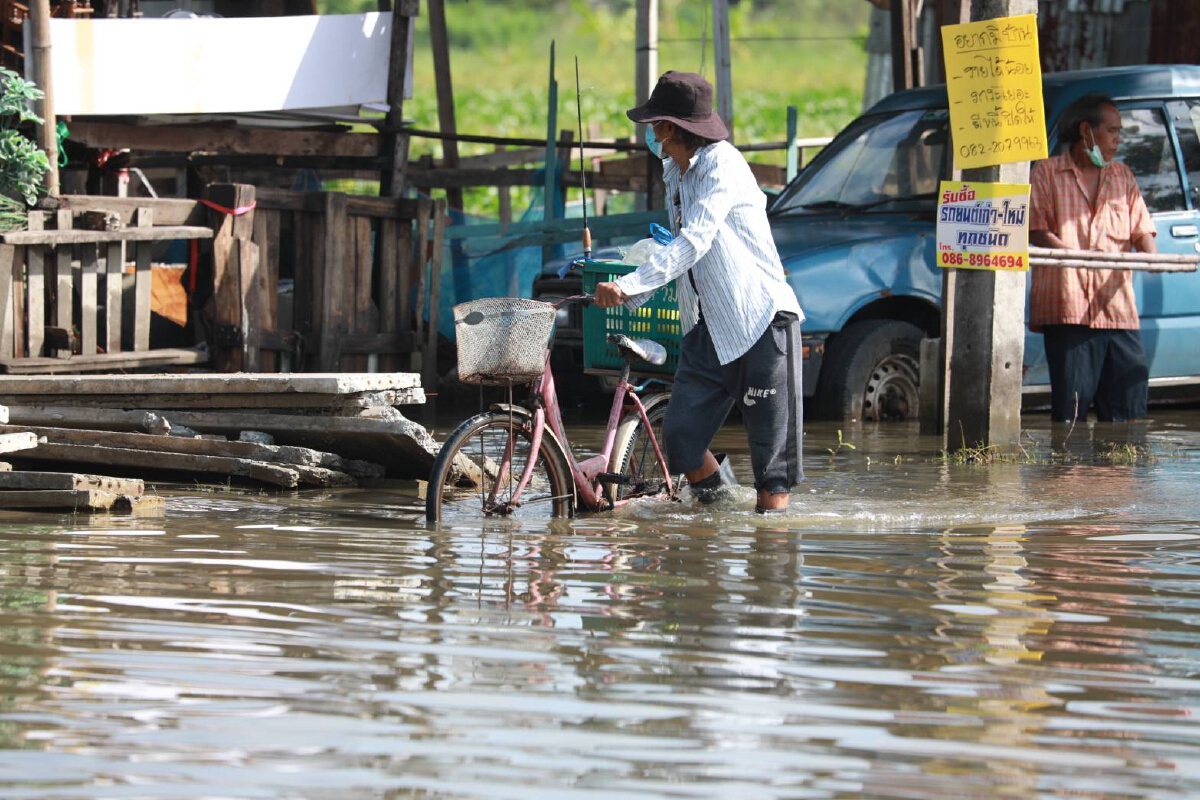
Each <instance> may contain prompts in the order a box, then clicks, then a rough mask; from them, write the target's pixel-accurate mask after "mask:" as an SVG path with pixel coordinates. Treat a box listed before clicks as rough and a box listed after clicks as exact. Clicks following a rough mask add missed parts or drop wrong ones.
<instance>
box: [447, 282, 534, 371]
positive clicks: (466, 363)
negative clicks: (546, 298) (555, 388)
mask: <svg viewBox="0 0 1200 800" xmlns="http://www.w3.org/2000/svg"><path fill="white" fill-rule="evenodd" d="M554 320H555V308H554V306H553V305H551V304H550V303H543V302H540V301H538V300H526V299H524V298H520V297H487V298H484V299H482V300H472V301H471V302H469V303H460V304H458V305H456V306H455V307H454V337H455V339H457V340H458V379H459V381H461V382H462V383H478V384H493V385H502V386H503V385H508V384H514V383H529V382H530V381H532V380H534V379H535V378H537V377H538V376H539V375H541V374H542V370H543V369H544V368H545V366H546V348H547V347H548V346H549V344H550V337H551V336H552V335H553V333H554Z"/></svg>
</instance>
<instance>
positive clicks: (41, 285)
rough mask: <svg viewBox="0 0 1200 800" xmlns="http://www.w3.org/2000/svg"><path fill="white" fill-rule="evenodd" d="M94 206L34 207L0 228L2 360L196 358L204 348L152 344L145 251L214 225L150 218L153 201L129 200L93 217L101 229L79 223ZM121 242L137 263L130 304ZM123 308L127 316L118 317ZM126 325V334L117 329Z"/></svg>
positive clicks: (47, 369) (206, 232) (21, 364)
mask: <svg viewBox="0 0 1200 800" xmlns="http://www.w3.org/2000/svg"><path fill="white" fill-rule="evenodd" d="M93 210H94V209H93V208H92V206H91V205H90V204H88V203H86V202H82V203H80V204H79V205H77V206H76V205H65V206H64V207H63V208H62V209H60V210H59V211H57V212H55V213H54V214H50V213H48V212H45V211H34V212H32V213H30V215H29V225H28V230H25V231H18V232H13V233H6V234H3V235H0V242H2V244H0V369H2V370H3V371H5V372H10V373H52V372H87V371H108V370H112V371H116V370H122V369H134V368H139V367H150V366H168V365H181V364H197V363H203V362H204V361H205V360H206V355H205V352H204V349H203V348H163V349H159V350H155V351H151V350H150V296H151V282H152V273H151V259H150V256H151V248H152V247H153V245H154V244H155V243H158V242H163V241H171V240H177V239H187V240H190V239H208V238H211V237H212V230H211V229H209V228H207V227H204V226H197V225H185V224H181V222H179V221H177V220H174V219H168V220H166V222H165V224H156V220H155V215H154V209H153V208H152V207H150V206H148V205H141V204H138V205H133V204H130V203H124V204H118V206H116V207H114V208H111V209H108V211H107V212H101V213H100V216H99V217H96V218H94V219H96V222H97V225H96V227H99V228H101V229H100V230H79V229H76V226H75V223H76V222H77V221H80V220H83V219H86V218H87V217H86V216H85V215H86V214H87V213H88V212H91V211H93ZM117 228H119V229H117ZM127 251H132V253H133V265H134V273H133V276H132V278H133V289H132V301H133V302H132V307H131V308H128V309H127V308H126V303H125V297H124V295H125V289H124V284H125V272H126V263H127ZM77 300H78V306H76V301H77ZM125 316H128V317H130V318H131V320H132V324H131V325H127V326H123V325H122V319H123V317H125ZM123 327H128V328H129V329H130V330H131V335H130V336H127V337H123V336H122V328H123Z"/></svg>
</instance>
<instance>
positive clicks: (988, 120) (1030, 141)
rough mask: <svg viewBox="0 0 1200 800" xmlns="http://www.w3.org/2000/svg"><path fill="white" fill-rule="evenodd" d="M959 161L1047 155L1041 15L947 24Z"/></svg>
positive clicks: (987, 162)
mask: <svg viewBox="0 0 1200 800" xmlns="http://www.w3.org/2000/svg"><path fill="white" fill-rule="evenodd" d="M942 51H943V52H944V53H945V54H946V91H947V94H948V95H949V96H950V126H951V128H952V129H953V132H954V165H955V166H956V167H958V168H959V169H970V168H972V167H991V166H995V165H997V164H1008V163H1011V162H1013V161H1036V160H1038V159H1042V158H1046V156H1047V154H1048V153H1047V149H1046V111H1045V109H1044V108H1043V106H1042V68H1041V64H1040V63H1039V61H1038V32H1037V15H1036V14H1025V15H1023V16H1018V17H1003V18H1001V19H992V20H984V21H983V22H968V23H966V24H964V25H946V26H943V27H942Z"/></svg>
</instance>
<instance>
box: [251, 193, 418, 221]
mask: <svg viewBox="0 0 1200 800" xmlns="http://www.w3.org/2000/svg"><path fill="white" fill-rule="evenodd" d="M255 189H256V191H257V192H258V209H273V210H276V211H306V212H308V213H310V214H316V213H319V212H320V211H321V208H322V204H323V201H322V200H321V194H322V193H321V192H297V191H293V190H291V189H273V188H270V187H265V186H258V187H255ZM346 213H347V214H350V215H352V216H356V217H376V218H379V219H401V220H403V219H408V220H411V219H412V218H413V217H414V216H416V213H417V201H416V200H409V199H405V198H393V197H367V196H365V195H357V194H355V195H348V196H347V197H346Z"/></svg>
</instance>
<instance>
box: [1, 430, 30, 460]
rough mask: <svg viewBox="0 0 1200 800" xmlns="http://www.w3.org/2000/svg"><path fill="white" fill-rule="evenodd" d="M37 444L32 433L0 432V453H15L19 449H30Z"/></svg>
mask: <svg viewBox="0 0 1200 800" xmlns="http://www.w3.org/2000/svg"><path fill="white" fill-rule="evenodd" d="M0 427H2V426H0ZM37 446H38V441H37V437H36V436H34V435H33V434H32V433H28V432H25V431H20V432H14V433H5V434H0V453H16V452H18V451H20V450H32V449H33V448H35V447H37Z"/></svg>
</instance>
